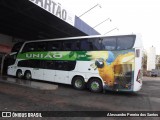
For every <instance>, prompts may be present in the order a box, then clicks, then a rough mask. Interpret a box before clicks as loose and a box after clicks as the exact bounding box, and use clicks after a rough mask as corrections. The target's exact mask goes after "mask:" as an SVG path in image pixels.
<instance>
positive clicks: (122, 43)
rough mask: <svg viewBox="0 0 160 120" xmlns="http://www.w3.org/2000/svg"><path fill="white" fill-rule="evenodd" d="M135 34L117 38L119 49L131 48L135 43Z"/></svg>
mask: <svg viewBox="0 0 160 120" xmlns="http://www.w3.org/2000/svg"><path fill="white" fill-rule="evenodd" d="M134 41H135V37H134V36H122V37H118V38H117V50H126V49H131V48H132V47H133V45H134Z"/></svg>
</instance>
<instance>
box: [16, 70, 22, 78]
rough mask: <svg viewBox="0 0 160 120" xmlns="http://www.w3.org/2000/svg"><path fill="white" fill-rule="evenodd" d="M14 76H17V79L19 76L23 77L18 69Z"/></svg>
mask: <svg viewBox="0 0 160 120" xmlns="http://www.w3.org/2000/svg"><path fill="white" fill-rule="evenodd" d="M16 77H17V78H19V79H21V78H22V77H23V75H22V71H21V70H18V71H17V73H16Z"/></svg>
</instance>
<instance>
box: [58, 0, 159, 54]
mask: <svg viewBox="0 0 160 120" xmlns="http://www.w3.org/2000/svg"><path fill="white" fill-rule="evenodd" d="M58 1H59V2H60V3H61V4H63V6H65V8H67V10H70V11H72V13H74V14H75V15H76V16H80V15H81V14H83V13H84V12H86V11H87V10H89V9H90V8H92V7H93V6H95V5H96V4H99V5H100V6H101V7H99V6H97V7H95V8H94V9H92V10H90V11H89V12H88V13H86V14H85V15H83V16H81V17H80V18H81V19H82V20H83V21H84V22H86V23H87V24H89V25H90V26H91V27H94V26H96V25H97V24H99V23H101V22H102V21H104V20H106V19H107V18H110V19H111V21H110V20H107V21H106V22H104V23H103V24H101V25H99V26H97V27H95V29H96V30H97V31H98V32H99V33H100V34H102V35H104V34H105V33H107V32H109V31H111V32H109V33H107V34H106V35H117V34H132V33H140V34H141V35H142V41H143V46H144V49H148V48H149V47H151V46H152V45H153V46H154V47H156V54H158V55H160V35H159V34H160V0H58ZM114 28H116V29H114ZM113 29H114V30H113ZM112 30H113V31H112Z"/></svg>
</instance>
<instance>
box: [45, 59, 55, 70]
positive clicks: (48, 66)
mask: <svg viewBox="0 0 160 120" xmlns="http://www.w3.org/2000/svg"><path fill="white" fill-rule="evenodd" d="M44 68H45V69H53V70H54V69H56V68H55V61H53V60H50V61H44Z"/></svg>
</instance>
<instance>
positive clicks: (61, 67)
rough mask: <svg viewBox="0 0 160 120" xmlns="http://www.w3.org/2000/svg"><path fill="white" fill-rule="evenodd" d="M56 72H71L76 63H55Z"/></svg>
mask: <svg viewBox="0 0 160 120" xmlns="http://www.w3.org/2000/svg"><path fill="white" fill-rule="evenodd" d="M55 64H56V65H55V66H56V70H64V71H71V70H74V68H75V65H76V61H56V62H55Z"/></svg>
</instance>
